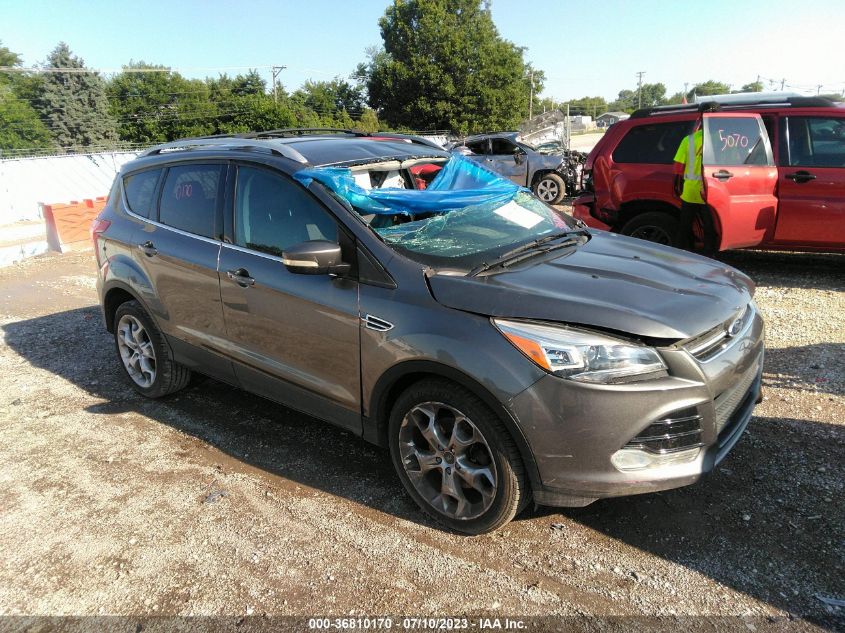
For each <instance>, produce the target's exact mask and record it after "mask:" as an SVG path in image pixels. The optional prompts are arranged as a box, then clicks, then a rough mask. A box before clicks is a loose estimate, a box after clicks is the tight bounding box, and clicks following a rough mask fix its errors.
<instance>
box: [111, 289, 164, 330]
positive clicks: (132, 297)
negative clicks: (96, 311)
mask: <svg viewBox="0 0 845 633" xmlns="http://www.w3.org/2000/svg"><path fill="white" fill-rule="evenodd" d="M127 301H137V302H138V303H140V304H141V306H142V307H143V308H144V310H145V311H146V313H147V314H148V315H150V318H151V319H152V318H153V317H152V314H151V313H150V310H149V308H148V307H147V305H146V303H145V302H144V300H143V299H141V297H140V296H139V295H138V293H137V292H135V291H133V290H132V288H131V287H129V285H127V284H125V283H123V282H120V281H113V282H112V283H111V284H109V287H108V288H107V289H106V290H105V291H104V292H103V303H102V305H103V319H104V320H105V322H106V330H107V331H108V332H110V333H114V314H115V312H117V309H118V308H119V307H120V306H121V305H122V304H124V303H126V302H127ZM153 323H155V320H153ZM156 327H158V324H156Z"/></svg>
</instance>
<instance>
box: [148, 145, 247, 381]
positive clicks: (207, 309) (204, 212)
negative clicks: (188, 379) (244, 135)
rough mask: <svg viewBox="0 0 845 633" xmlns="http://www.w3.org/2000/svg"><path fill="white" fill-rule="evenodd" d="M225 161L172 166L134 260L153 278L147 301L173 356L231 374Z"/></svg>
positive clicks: (224, 375)
mask: <svg viewBox="0 0 845 633" xmlns="http://www.w3.org/2000/svg"><path fill="white" fill-rule="evenodd" d="M226 171H227V165H226V164H225V163H223V162H217V163H213V162H209V163H184V164H178V165H172V166H170V167H169V168H168V169H167V170H166V171H165V173H164V175H163V184H162V186H161V190H160V194H159V195H160V197H159V203H158V208H157V209H155V210H153V211H152V213H150V214H149V215H150V217H142V218H141V219H142V220H143V222H142V225H141V227H140V229H139V230H137V231H136V232H135V234H134V241H135V242H136V243H135V245H134V248H133V252H134V254H135V261H136V262H138V265H139V267H140V268H141V270H143V272H144V276H145V277H146V278H147V279H149V282H150V291H149V293H147V294H146V295H144V297H143V298H144V302H145V304H146V305H147V307H148V308H149V310H150V311H151V312H152V316H153V318H154V319H155V321H156V323H157V324H158V326H159V328H161V331H162V332H163V333H164V334H165V335H166V336H167V338H168V341H169V343H170V346H171V348H172V349H173V352H174V354H175V356H176V359H177V360H178V361H180V362H182V363H184V364H186V365H188V366H191V367H195V368H198V369H200V370H201V371H203V372H204V373H209V374H212V375H213V376H215V377H217V378H220V379H221V380H227V381H230V382H234V374H233V369H232V364H231V362H230V361H229V360H228V358H226V356H225V353H224V352H223V348H224V347H225V337H226V327H225V324H224V322H223V309H222V307H221V303H220V281H219V278H218V276H217V259H218V256H219V254H220V243H221V242H220V240H219V239H218V236H219V234H220V233H222V227H221V226H220V225H221V224H222V222H221V220H220V211H221V210H222V199H223V192H224V190H225V182H226Z"/></svg>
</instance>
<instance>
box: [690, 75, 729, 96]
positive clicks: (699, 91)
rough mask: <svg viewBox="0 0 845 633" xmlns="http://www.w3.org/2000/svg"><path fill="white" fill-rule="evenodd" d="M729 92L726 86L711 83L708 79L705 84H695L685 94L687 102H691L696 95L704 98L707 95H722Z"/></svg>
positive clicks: (715, 82) (719, 82)
mask: <svg viewBox="0 0 845 633" xmlns="http://www.w3.org/2000/svg"><path fill="white" fill-rule="evenodd" d="M730 91H731V89H730V86H728V84H723V83H722V82H721V81H713V80H712V79H708V80H707V81H705V82H702V83H700V84H696V85H695V86H693V88H692V90H690V91H689V92H688V93H687V101H690V102H692V100H693V99H694V98H695V96H696V95H698V96H699V97H704V96H707V95H723V94H727V93H729V92H730Z"/></svg>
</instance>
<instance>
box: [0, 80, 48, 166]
mask: <svg viewBox="0 0 845 633" xmlns="http://www.w3.org/2000/svg"><path fill="white" fill-rule="evenodd" d="M51 145H52V141H51V139H50V132H49V131H48V130H47V128H46V127H45V126H44V124H43V123H42V122H41V119H40V118H38V113H37V112H36V111H35V110H34V109H33V107H32V106H31V105H30V104H29V102H28V101H22V100H21V99H20V98H19V97H17V96H16V95H15V93H14V92H13V91H12V89H11V88H10V87H9V86H8V85H2V84H0V155H2V154H3V150H9V149H33V148H39V149H46V148H49V147H50V146H51Z"/></svg>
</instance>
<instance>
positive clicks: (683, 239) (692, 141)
mask: <svg viewBox="0 0 845 633" xmlns="http://www.w3.org/2000/svg"><path fill="white" fill-rule="evenodd" d="M703 141H704V134H703V132H702V130H701V127H700V126H699V127H698V129H697V130H695V131H694V132H693V133H691V134H689V135H688V136H685V137H684V139H683V140H682V141H681V144H680V145H679V146H678V151H677V152H675V165H674V171H675V195H676V196H678V197H679V198H680V199H681V212H680V214H679V215H678V228H677V232H676V234H675V236H674V237H675V240H674V242H675V243H674V246H677V247H678V248H684V249H687V250H692V248H693V223H694V221H695V220H696V219H697V220H698V224H699V226H700V227H701V228H702V234H701V235H700V236H699V237H700V238H701V240H702V243H703V244H702V252H703V253H704V254H706V255H710V254H712V253H714V252H715V250H716V231H715V229H714V228H713V216H712V215H711V214H710V209H709V208H708V206H707V203H706V202H705V201H704V182H703V178H704V170H703V169H702V167H701V162H702V156H703V151H702V150H703V144H704V143H703Z"/></svg>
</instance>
